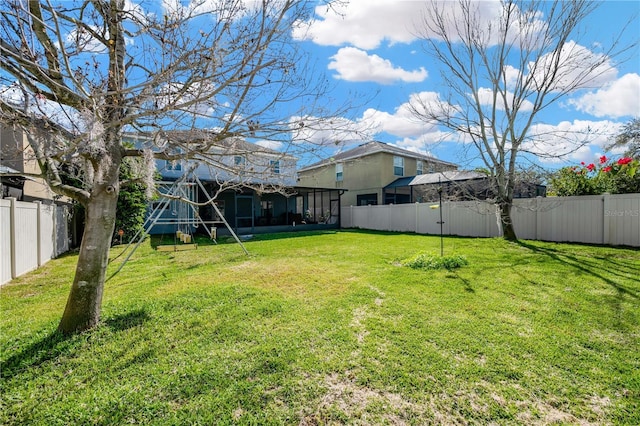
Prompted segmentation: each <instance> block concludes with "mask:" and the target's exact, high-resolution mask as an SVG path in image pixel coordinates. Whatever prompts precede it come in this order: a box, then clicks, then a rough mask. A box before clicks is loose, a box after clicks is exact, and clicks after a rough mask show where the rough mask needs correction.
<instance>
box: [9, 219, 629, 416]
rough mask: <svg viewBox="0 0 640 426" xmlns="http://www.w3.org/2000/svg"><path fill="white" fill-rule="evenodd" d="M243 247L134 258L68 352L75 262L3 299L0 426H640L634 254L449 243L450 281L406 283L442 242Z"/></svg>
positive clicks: (373, 236) (269, 241) (357, 235)
mask: <svg viewBox="0 0 640 426" xmlns="http://www.w3.org/2000/svg"><path fill="white" fill-rule="evenodd" d="M245 245H246V247H247V249H248V250H249V252H250V253H251V255H250V256H249V257H247V256H245V255H244V253H243V252H242V250H241V248H240V247H239V246H238V245H237V244H220V245H204V244H200V246H199V248H198V250H195V251H184V252H176V253H162V252H157V251H155V250H153V249H152V246H151V244H149V242H147V243H146V244H144V245H143V246H142V247H141V248H140V249H139V250H138V251H137V252H136V254H135V255H134V256H133V257H132V259H131V261H130V262H129V263H128V264H127V265H126V266H125V268H124V269H123V270H122V272H121V273H120V274H119V275H117V276H116V277H115V278H113V279H112V280H111V281H109V282H108V283H107V286H106V289H105V294H104V304H103V323H102V325H101V326H100V327H98V328H97V329H95V330H93V331H91V332H89V333H85V334H83V335H80V336H75V337H72V338H69V339H64V338H62V337H60V336H59V335H57V334H55V332H54V331H55V329H56V326H57V322H58V320H59V318H60V315H61V313H62V310H63V308H64V303H65V300H66V296H67V292H68V290H69V286H70V280H71V278H72V275H73V268H74V265H75V262H76V259H77V257H76V256H75V255H68V256H65V257H63V258H60V259H56V260H53V261H51V262H49V263H48V264H47V265H45V267H43V268H41V269H40V270H38V271H35V272H33V273H31V274H28V275H26V276H24V277H22V278H19V279H17V280H15V281H13V282H11V283H9V284H6V285H5V286H3V287H2V289H1V290H0V291H1V297H0V309H1V311H0V312H1V313H0V315H1V322H0V323H1V328H0V332H1V336H0V343H1V352H0V360H1V361H2V370H1V374H2V380H1V395H0V400H1V404H2V406H1V407H0V424H42V425H55V424H60V425H62V424H74V425H76V424H175V425H177V424H207V425H210V424H255V425H258V424H259V425H263V424H292V425H319V424H358V425H368V424H370V425H378V424H415V425H423V424H429V423H445V424H487V423H491V422H493V423H494V424H510V425H511V424H527V425H528V424H550V423H560V424H588V423H589V424H630V425H631V424H634V425H637V424H640V345H639V342H640V325H639V321H640V299H639V298H640V278H639V275H640V270H639V269H640V252H638V251H637V250H630V249H619V248H608V247H593V246H586V245H570V244H552V243H542V242H529V241H527V242H522V243H520V244H513V243H507V242H505V241H502V240H499V239H466V238H447V239H445V254H456V255H463V256H465V257H466V259H467V260H468V261H469V265H467V266H464V267H463V268H461V269H457V270H454V271H452V272H449V271H446V270H437V271H426V270H414V269H410V268H408V267H402V266H400V265H401V263H400V260H402V259H407V258H409V257H411V256H414V255H416V254H418V253H419V252H429V253H433V254H437V253H439V250H440V240H439V238H437V237H429V236H420V235H412V234H389V233H373V232H357V231H352V232H324V233H323V232H318V233H307V234H302V233H301V234H276V235H271V236H262V237H258V236H256V238H255V239H253V240H251V241H248V242H246V243H245ZM120 251H121V248H115V249H114V250H113V251H112V255H111V257H112V258H113V257H115V256H116V255H117V254H118V253H119V252H120ZM118 260H120V259H118ZM116 263H117V261H116V262H114V263H113V266H112V267H111V268H112V269H115V266H116Z"/></svg>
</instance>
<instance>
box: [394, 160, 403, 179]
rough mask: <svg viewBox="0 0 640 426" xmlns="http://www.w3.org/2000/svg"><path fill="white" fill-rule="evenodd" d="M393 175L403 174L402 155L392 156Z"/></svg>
mask: <svg viewBox="0 0 640 426" xmlns="http://www.w3.org/2000/svg"><path fill="white" fill-rule="evenodd" d="M393 175H394V176H404V157H401V156H399V155H394V156H393Z"/></svg>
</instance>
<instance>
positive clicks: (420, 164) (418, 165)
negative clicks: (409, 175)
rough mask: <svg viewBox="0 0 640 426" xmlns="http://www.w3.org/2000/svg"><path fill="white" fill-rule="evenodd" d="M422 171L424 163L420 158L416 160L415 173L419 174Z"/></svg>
mask: <svg viewBox="0 0 640 426" xmlns="http://www.w3.org/2000/svg"><path fill="white" fill-rule="evenodd" d="M423 173H424V163H423V162H422V160H416V174H417V175H421V174H423Z"/></svg>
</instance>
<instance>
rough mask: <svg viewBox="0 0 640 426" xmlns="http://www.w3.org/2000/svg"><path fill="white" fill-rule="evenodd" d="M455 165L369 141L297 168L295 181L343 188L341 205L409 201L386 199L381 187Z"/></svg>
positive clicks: (404, 197)
mask: <svg viewBox="0 0 640 426" xmlns="http://www.w3.org/2000/svg"><path fill="white" fill-rule="evenodd" d="M457 168H458V166H457V165H456V164H453V163H449V162H446V161H442V160H438V159H437V158H434V157H430V156H428V155H424V154H419V153H416V152H412V151H407V150H405V149H401V148H397V147H395V146H392V145H389V144H386V143H383V142H377V141H372V142H367V143H364V144H362V145H359V146H357V147H356V148H353V149H350V150H348V151H345V152H342V153H340V154H337V155H335V156H333V157H331V158H329V159H325V160H323V161H320V162H318V163H315V164H312V165H310V166H307V167H304V168H302V169H300V170H299V171H298V184H299V185H302V186H306V187H321V188H336V189H343V190H346V192H345V194H344V195H343V196H342V204H343V205H345V206H349V205H353V206H362V205H375V204H389V203H400V202H410V198H408V197H410V195H409V194H394V196H393V197H392V198H388V197H387V195H388V192H387V191H385V188H386V187H387V186H388V185H389V184H391V183H392V182H394V181H396V180H397V179H398V178H403V177H408V176H416V175H422V174H424V173H433V172H441V171H448V170H456V169H457Z"/></svg>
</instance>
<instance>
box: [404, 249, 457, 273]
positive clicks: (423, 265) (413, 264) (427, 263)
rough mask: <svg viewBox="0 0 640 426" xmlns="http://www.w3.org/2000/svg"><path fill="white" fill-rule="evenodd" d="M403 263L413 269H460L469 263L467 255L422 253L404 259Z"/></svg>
mask: <svg viewBox="0 0 640 426" xmlns="http://www.w3.org/2000/svg"><path fill="white" fill-rule="evenodd" d="M401 263H402V265H404V266H408V267H409V268H411V269H427V270H430V269H446V270H449V271H451V270H452V269H458V268H461V267H463V266H465V265H468V264H469V261H468V260H467V258H466V257H464V256H461V255H447V256H434V255H432V254H427V253H420V254H417V255H415V256H413V257H411V258H409V259H406V260H403V261H402V262H401Z"/></svg>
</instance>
